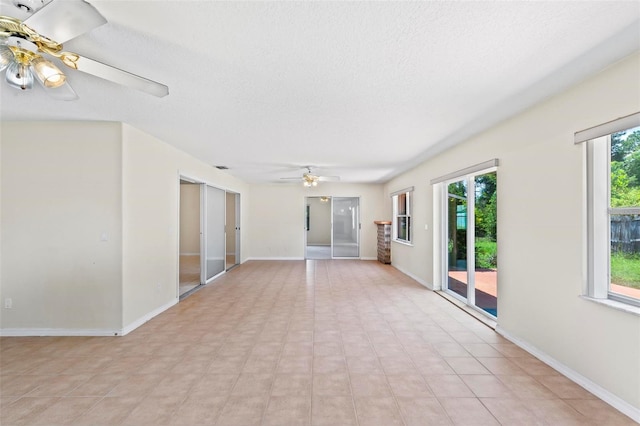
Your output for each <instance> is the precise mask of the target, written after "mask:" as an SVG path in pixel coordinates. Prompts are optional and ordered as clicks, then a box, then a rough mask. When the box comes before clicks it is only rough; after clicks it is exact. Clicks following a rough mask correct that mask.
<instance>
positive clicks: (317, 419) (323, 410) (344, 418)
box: [311, 396, 358, 426]
mask: <svg viewBox="0 0 640 426" xmlns="http://www.w3.org/2000/svg"><path fill="white" fill-rule="evenodd" d="M311 424H312V425H314V426H335V425H341V426H342V425H344V426H348V425H357V424H358V423H357V421H356V411H355V406H354V404H353V399H352V398H351V397H347V396H314V397H313V400H312V408H311Z"/></svg>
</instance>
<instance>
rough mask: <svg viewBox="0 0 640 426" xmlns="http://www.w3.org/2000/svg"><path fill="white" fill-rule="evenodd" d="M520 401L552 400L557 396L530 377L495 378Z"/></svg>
mask: <svg viewBox="0 0 640 426" xmlns="http://www.w3.org/2000/svg"><path fill="white" fill-rule="evenodd" d="M497 377H498V379H500V381H501V382H502V383H504V384H505V386H506V387H507V388H509V390H511V392H513V393H514V394H515V395H516V396H517V397H518V398H521V399H554V398H557V396H556V395H555V394H554V393H553V392H551V391H550V390H549V388H547V387H546V386H544V385H542V384H541V383H540V382H538V381H537V380H536V379H534V378H533V377H531V376H497Z"/></svg>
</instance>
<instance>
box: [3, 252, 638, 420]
mask: <svg viewBox="0 0 640 426" xmlns="http://www.w3.org/2000/svg"><path fill="white" fill-rule="evenodd" d="M0 350H1V352H0V353H1V357H0V368H1V370H0V373H1V376H0V404H1V405H0V424H2V425H3V426H5V425H62V424H72V425H119V424H124V425H242V426H245V425H254V424H263V425H278V426H280V425H331V426H336V425H360V426H365V425H381V426H390V425H436V424H437V425H451V424H455V425H499V424H502V425H631V424H635V423H634V422H632V421H631V420H630V419H629V418H627V417H625V416H624V415H622V414H620V413H619V412H618V411H616V410H614V409H613V408H611V407H610V406H608V405H607V404H605V403H604V402H602V401H601V400H599V399H597V398H595V397H594V396H593V395H591V394H590V393H588V392H587V391H585V390H584V389H582V388H581V387H580V386H578V385H576V384H574V383H573V382H571V381H569V380H568V379H567V378H565V377H564V376H562V375H560V374H558V373H557V372H556V371H554V370H552V369H551V368H549V367H548V366H546V365H545V364H543V363H542V362H540V361H538V360H537V359H535V358H533V357H531V356H530V355H528V354H527V353H526V352H524V351H522V350H520V349H519V348H518V347H516V346H514V345H513V344H511V343H509V342H508V341H506V340H504V339H503V338H501V337H500V336H499V335H497V334H496V333H495V332H493V331H492V330H491V329H489V328H487V327H486V326H484V325H483V324H481V323H479V322H478V321H476V320H475V319H473V318H472V317H470V316H469V315H467V314H465V313H464V312H462V311H461V310H460V309H458V308H456V307H454V306H453V305H452V304H450V303H449V302H447V301H446V300H444V299H442V298H441V297H439V296H438V295H436V294H434V293H432V292H429V291H427V290H425V289H424V288H422V287H421V286H420V285H418V284H417V283H416V282H415V281H412V280H411V279H410V278H408V277H406V276H405V275H403V274H401V273H400V272H398V271H397V270H395V269H394V268H392V267H391V266H388V265H382V264H380V263H378V262H370V261H347V260H336V261H330V260H329V261H306V262H305V261H269V262H266V261H265V262H263V261H253V262H247V263H245V264H243V265H241V266H239V267H237V268H235V269H234V270H232V271H231V272H229V273H227V274H225V275H224V276H223V277H221V278H220V279H218V280H216V281H215V282H214V283H213V284H210V285H209V286H207V287H204V288H202V289H201V290H199V291H197V292H196V293H194V294H192V295H191V296H189V297H188V298H186V299H184V300H183V301H182V302H180V303H179V304H178V305H176V306H175V307H173V308H172V309H170V310H168V311H166V312H165V313H163V314H161V315H159V316H158V317H156V318H154V319H153V320H152V321H150V322H148V323H147V324H145V325H143V326H142V327H140V328H138V329H137V330H135V331H134V332H132V333H130V334H129V335H127V336H123V337H41V338H34V337H26V338H6V337H5V338H2V339H1V340H0Z"/></svg>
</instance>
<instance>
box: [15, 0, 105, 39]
mask: <svg viewBox="0 0 640 426" xmlns="http://www.w3.org/2000/svg"><path fill="white" fill-rule="evenodd" d="M106 23H107V20H106V19H105V17H104V16H102V15H101V14H100V12H98V10H97V9H96V8H95V7H93V6H92V5H90V4H89V3H87V2H86V1H84V0H53V1H51V2H50V3H49V4H47V5H45V6H44V7H43V8H42V9H40V10H39V11H37V12H36V13H34V14H33V15H31V17H29V18H27V19H25V20H24V24H25V25H27V26H28V27H29V28H31V29H33V30H35V31H36V32H38V34H40V35H41V36H44V37H47V38H49V39H51V40H54V41H55V42H57V43H60V44H62V43H64V42H66V41H68V40H71V39H72V38H75V37H78V36H79V35H81V34H84V33H86V32H87V31H91V30H92V29H94V28H97V27H99V26H100V25H103V24H106Z"/></svg>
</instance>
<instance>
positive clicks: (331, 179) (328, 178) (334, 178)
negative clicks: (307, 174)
mask: <svg viewBox="0 0 640 426" xmlns="http://www.w3.org/2000/svg"><path fill="white" fill-rule="evenodd" d="M318 177H319V179H320V182H337V181H339V180H340V176H318Z"/></svg>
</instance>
